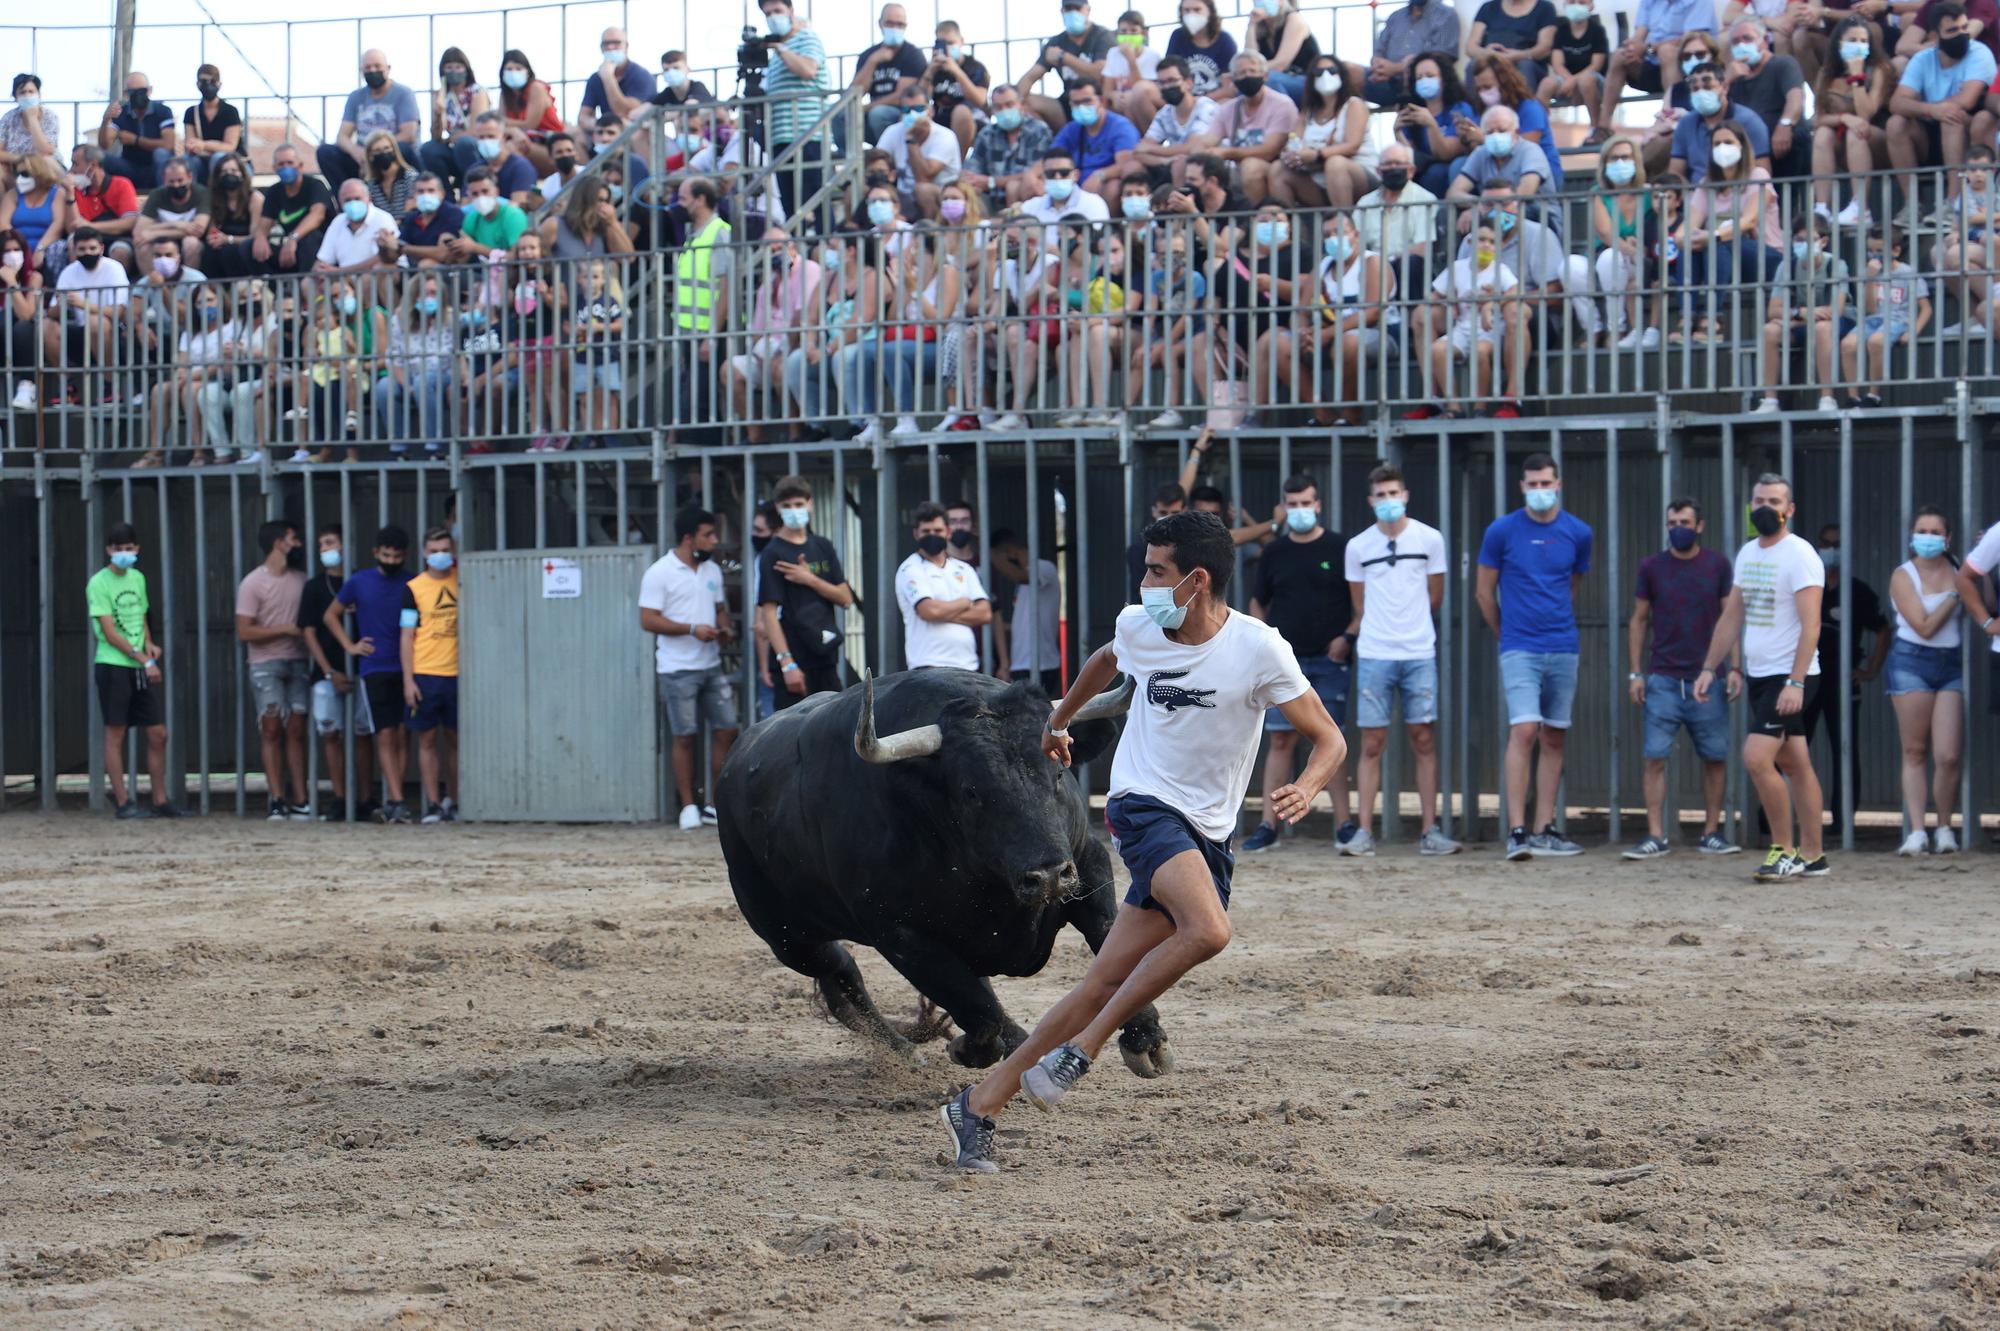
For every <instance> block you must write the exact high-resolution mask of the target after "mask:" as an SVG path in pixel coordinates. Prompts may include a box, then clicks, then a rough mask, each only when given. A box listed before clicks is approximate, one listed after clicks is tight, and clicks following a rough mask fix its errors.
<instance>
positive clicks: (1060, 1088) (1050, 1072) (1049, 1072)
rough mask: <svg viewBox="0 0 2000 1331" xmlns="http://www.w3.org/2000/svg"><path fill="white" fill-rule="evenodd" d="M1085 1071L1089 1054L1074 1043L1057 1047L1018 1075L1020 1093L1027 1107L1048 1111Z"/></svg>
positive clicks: (1088, 1062) (1087, 1066) (1088, 1064)
mask: <svg viewBox="0 0 2000 1331" xmlns="http://www.w3.org/2000/svg"><path fill="white" fill-rule="evenodd" d="M1088 1071H1090V1058H1089V1056H1088V1055H1086V1054H1085V1053H1084V1052H1083V1051H1082V1050H1081V1049H1078V1048H1077V1047H1076V1046H1075V1045H1073V1044H1059V1045H1057V1046H1056V1047H1055V1048H1054V1049H1051V1050H1049V1052H1048V1053H1046V1054H1043V1055H1042V1056H1041V1058H1040V1059H1039V1060H1037V1061H1036V1063H1035V1065H1034V1066H1033V1067H1031V1068H1029V1069H1028V1070H1027V1071H1026V1072H1024V1073H1022V1074H1021V1094H1023V1095H1025V1096H1027V1097H1028V1103H1029V1104H1031V1105H1033V1106H1034V1107H1035V1108H1037V1109H1040V1110H1042V1111H1044V1112H1047V1111H1048V1110H1051V1109H1054V1108H1055V1107H1056V1102H1057V1101H1058V1100H1061V1099H1062V1098H1063V1096H1064V1095H1065V1094H1067V1093H1068V1091H1069V1088H1070V1087H1072V1086H1074V1085H1076V1084H1077V1082H1079V1081H1081V1080H1082V1079H1083V1074H1084V1073H1086V1072H1088Z"/></svg>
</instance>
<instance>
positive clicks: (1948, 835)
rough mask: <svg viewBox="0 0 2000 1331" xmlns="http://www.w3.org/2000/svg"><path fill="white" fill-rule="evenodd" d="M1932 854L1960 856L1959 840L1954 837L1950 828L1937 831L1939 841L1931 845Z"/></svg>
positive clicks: (1941, 828)
mask: <svg viewBox="0 0 2000 1331" xmlns="http://www.w3.org/2000/svg"><path fill="white" fill-rule="evenodd" d="M1931 854H1933V855H1956V854H1958V838H1957V837H1956V836H1954V835H1952V830H1951V829H1950V828H1949V827H1940V828H1939V829H1938V830H1937V839H1936V840H1935V841H1933V842H1932V843H1931Z"/></svg>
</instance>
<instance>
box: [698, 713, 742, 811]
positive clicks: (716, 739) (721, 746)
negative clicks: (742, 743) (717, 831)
mask: <svg viewBox="0 0 2000 1331" xmlns="http://www.w3.org/2000/svg"><path fill="white" fill-rule="evenodd" d="M735 743H736V732H735V731H734V730H712V731H710V732H709V736H708V761H709V769H708V770H709V771H710V772H711V773H713V774H714V780H717V781H719V780H721V779H722V764H723V763H724V762H725V761H727V759H728V758H729V749H730V746H731V745H733V744H735ZM703 797H704V798H705V799H706V800H707V801H708V802H709V803H711V804H713V803H714V802H715V791H714V790H713V789H710V790H708V791H706V792H705V793H704V796H703Z"/></svg>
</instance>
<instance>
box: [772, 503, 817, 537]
mask: <svg viewBox="0 0 2000 1331" xmlns="http://www.w3.org/2000/svg"><path fill="white" fill-rule="evenodd" d="M778 516H779V517H780V518H782V519H783V520H784V523H785V525H786V526H787V527H790V528H791V529H792V530H793V531H804V530H805V529H806V526H807V524H808V523H810V522H811V521H812V516H813V511H812V505H810V504H793V505H792V506H791V507H789V508H781V509H779V510H778Z"/></svg>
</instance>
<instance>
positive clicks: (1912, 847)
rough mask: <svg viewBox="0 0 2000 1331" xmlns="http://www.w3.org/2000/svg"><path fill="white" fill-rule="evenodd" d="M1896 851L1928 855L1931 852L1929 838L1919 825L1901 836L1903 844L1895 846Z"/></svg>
mask: <svg viewBox="0 0 2000 1331" xmlns="http://www.w3.org/2000/svg"><path fill="white" fill-rule="evenodd" d="M1896 853H1897V854H1898V855H1928V854H1930V853H1931V844H1930V838H1929V837H1927V836H1925V835H1924V829H1923V828H1921V827H1919V828H1918V829H1917V830H1916V831H1914V832H1912V833H1910V834H1909V835H1908V836H1906V837H1904V838H1903V844H1902V845H1900V846H1898V847H1896Z"/></svg>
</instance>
